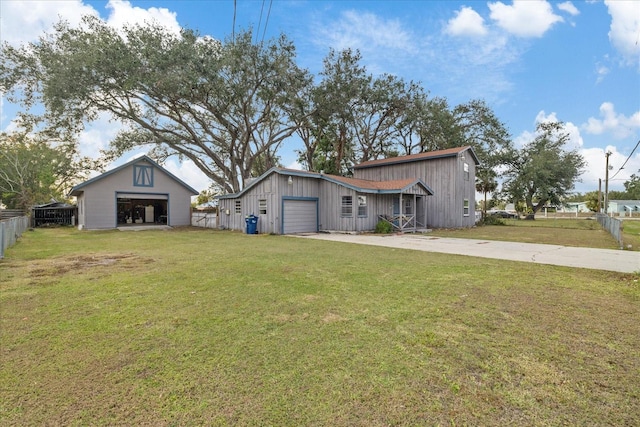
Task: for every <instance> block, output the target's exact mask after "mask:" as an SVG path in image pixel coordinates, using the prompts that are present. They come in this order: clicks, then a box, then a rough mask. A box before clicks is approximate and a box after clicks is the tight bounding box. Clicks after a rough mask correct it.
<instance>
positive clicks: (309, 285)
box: [0, 227, 640, 426]
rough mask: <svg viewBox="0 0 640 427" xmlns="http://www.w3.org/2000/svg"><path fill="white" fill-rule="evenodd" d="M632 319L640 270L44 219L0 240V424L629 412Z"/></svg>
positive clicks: (523, 418) (637, 343) (371, 421)
mask: <svg viewBox="0 0 640 427" xmlns="http://www.w3.org/2000/svg"><path fill="white" fill-rule="evenodd" d="M514 228H515V227H514ZM638 319H640V284H639V283H638V276H637V275H624V274H616V273H610V272H599V271H594V270H585V269H574V268H564V267H553V266H547V265H540V264H528V263H516V262H505V261H499V260H489V259H480V258H470V257H462V256H452V255H444V254H442V255H441V254H435V253H427V252H418V251H409V250H398V249H389V248H382V247H372V246H358V245H352V244H342V243H334V242H326V241H319V240H312V239H299V238H295V237H286V236H268V235H259V236H247V235H243V234H239V233H233V232H220V231H212V230H204V229H189V228H187V229H176V230H172V231H144V232H117V231H109V232H87V231H85V232H80V231H77V230H75V229H68V228H61V229H36V230H35V231H32V232H26V233H25V234H24V235H23V237H22V238H21V240H20V241H19V242H18V244H17V245H16V246H14V247H12V248H10V249H9V250H8V252H7V258H5V259H4V260H0V322H1V323H0V362H1V363H0V425H7V426H11V425H20V426H23V425H65V426H73V425H96V426H100V425H110V426H111V425H149V426H151V425H153V426H158V425H160V426H163V425H180V426H183V425H221V426H224V425H248V426H265V425H277V426H301V425H315V426H320V425H331V426H354V425H355V426H387V425H394V426H416V425H548V426H555V425H629V426H631V425H640V353H639V352H638V349H639V348H640V322H639V321H638Z"/></svg>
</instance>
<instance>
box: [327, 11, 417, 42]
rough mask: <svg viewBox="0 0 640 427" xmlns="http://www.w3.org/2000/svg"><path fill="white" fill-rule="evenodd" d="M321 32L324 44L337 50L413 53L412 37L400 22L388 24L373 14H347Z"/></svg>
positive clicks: (348, 12)
mask: <svg viewBox="0 0 640 427" xmlns="http://www.w3.org/2000/svg"><path fill="white" fill-rule="evenodd" d="M318 30H319V32H320V34H321V35H322V36H323V37H324V38H325V43H326V44H327V45H329V46H331V47H333V48H334V49H336V50H338V51H340V50H343V49H347V48H356V49H360V50H361V51H373V50H379V49H393V50H400V51H414V46H413V42H412V39H413V37H412V35H411V34H409V33H408V32H407V31H406V27H404V26H403V25H402V23H401V22H400V21H397V20H389V21H386V20H384V19H382V18H380V17H378V16H377V15H374V14H372V13H359V12H355V11H347V12H344V13H343V14H342V16H341V17H340V19H338V20H337V21H335V22H334V23H332V24H329V25H326V26H323V27H321V28H319V29H318Z"/></svg>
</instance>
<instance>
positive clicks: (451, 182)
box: [354, 156, 475, 228]
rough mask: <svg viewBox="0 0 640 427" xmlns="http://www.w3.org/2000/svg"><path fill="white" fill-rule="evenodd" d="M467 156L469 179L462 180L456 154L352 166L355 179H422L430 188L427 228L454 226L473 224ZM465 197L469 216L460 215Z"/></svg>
mask: <svg viewBox="0 0 640 427" xmlns="http://www.w3.org/2000/svg"><path fill="white" fill-rule="evenodd" d="M469 157H470V156H467V159H466V162H467V163H468V165H469V180H468V181H466V180H465V179H464V170H463V164H464V162H463V161H462V160H461V159H460V158H459V157H457V156H453V157H445V158H437V159H428V160H423V161H417V162H411V163H399V164H387V165H381V166H376V167H370V168H362V169H355V171H354V176H355V177H356V178H362V179H369V180H380V181H383V180H397V179H405V178H422V180H423V181H424V182H425V183H426V184H427V185H428V186H429V187H431V189H432V190H433V192H434V194H433V196H429V197H427V199H426V200H427V203H426V209H427V218H428V219H427V221H428V224H427V225H428V226H429V227H434V228H457V227H471V226H473V225H474V224H475V215H474V210H475V163H474V162H473V160H472V159H470V158H469ZM465 198H466V199H469V216H466V217H465V216H464V215H463V200H464V199H465Z"/></svg>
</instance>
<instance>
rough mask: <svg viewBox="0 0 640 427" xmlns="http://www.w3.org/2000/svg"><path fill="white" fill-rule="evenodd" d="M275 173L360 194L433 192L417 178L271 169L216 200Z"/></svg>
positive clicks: (244, 190) (234, 195)
mask: <svg viewBox="0 0 640 427" xmlns="http://www.w3.org/2000/svg"><path fill="white" fill-rule="evenodd" d="M273 173H276V174H278V175H285V176H297V177H302V178H312V179H321V180H324V181H329V182H333V183H335V184H338V185H341V186H343V187H346V188H350V189H352V190H355V191H358V192H361V193H370V194H371V193H373V194H396V193H403V192H407V191H409V190H410V189H411V188H412V187H414V186H416V185H417V186H419V187H421V188H422V189H424V191H425V192H426V193H427V194H429V195H432V194H433V190H432V189H431V188H430V187H429V186H428V185H427V184H425V183H424V181H422V180H421V179H419V178H409V179H398V180H393V181H370V180H367V179H357V178H348V177H344V176H338V175H329V174H325V173H318V172H308V171H302V170H297V169H285V168H278V167H273V168H271V169H269V170H268V171H266V172H265V173H264V174H262V175H261V176H259V177H258V178H256V179H254V180H253V181H251V182H250V183H249V184H248V185H247V186H246V187H245V188H244V189H243V190H242V191H240V192H239V193H234V194H225V195H222V196H217V198H218V199H235V198H237V197H240V196H242V195H243V194H244V193H245V192H247V191H249V189H251V188H252V187H253V186H255V185H257V184H258V183H259V182H261V181H262V180H264V179H265V178H266V177H268V176H269V175H271V174H273Z"/></svg>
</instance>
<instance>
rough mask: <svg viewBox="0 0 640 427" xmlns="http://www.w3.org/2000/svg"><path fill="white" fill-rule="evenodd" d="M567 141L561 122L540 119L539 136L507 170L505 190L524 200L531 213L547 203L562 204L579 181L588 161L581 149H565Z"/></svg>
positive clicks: (516, 198)
mask: <svg viewBox="0 0 640 427" xmlns="http://www.w3.org/2000/svg"><path fill="white" fill-rule="evenodd" d="M568 141H569V134H568V133H567V132H566V131H565V130H564V128H563V124H562V123H560V122H549V123H538V125H537V129H536V137H535V138H534V139H533V140H532V141H530V142H529V143H527V144H525V146H524V147H522V149H521V150H519V151H518V152H517V153H516V155H515V157H514V159H513V160H512V162H511V164H510V165H509V167H508V170H507V171H506V172H505V174H504V176H505V178H506V181H505V183H504V184H503V191H504V192H505V193H506V194H507V195H508V196H509V197H510V198H511V199H512V200H513V201H514V202H519V201H524V202H525V204H526V206H527V211H528V213H529V214H530V215H535V213H536V212H538V211H539V210H540V209H541V208H542V207H543V206H544V205H545V204H547V203H552V204H555V205H558V204H560V203H561V202H562V200H563V198H564V197H565V196H567V195H568V194H569V193H570V192H571V190H572V189H573V187H574V184H575V183H576V182H577V181H578V178H579V176H580V174H581V173H582V171H583V169H584V167H585V165H586V163H585V160H584V158H583V157H582V155H581V154H580V153H578V150H576V149H574V150H567V149H566V145H567V143H568ZM532 217H533V216H532Z"/></svg>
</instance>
